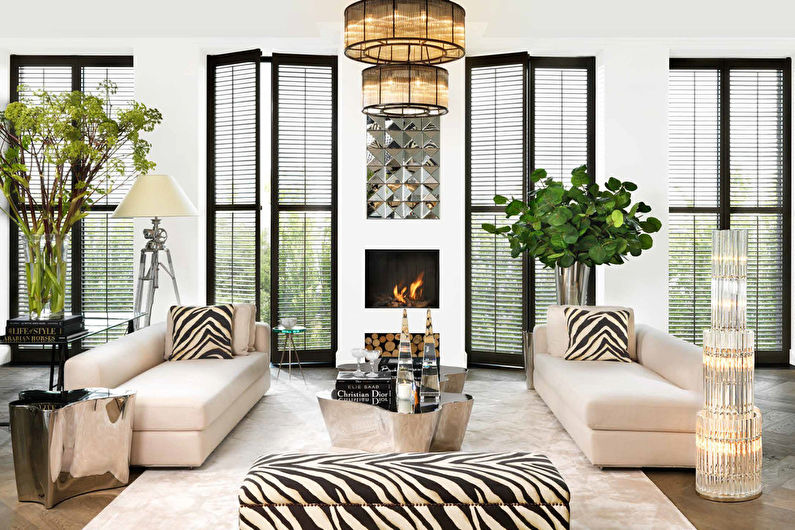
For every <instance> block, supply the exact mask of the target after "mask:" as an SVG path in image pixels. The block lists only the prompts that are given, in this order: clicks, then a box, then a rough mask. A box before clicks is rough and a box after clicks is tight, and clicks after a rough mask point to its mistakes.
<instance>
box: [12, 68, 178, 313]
mask: <svg viewBox="0 0 795 530" xmlns="http://www.w3.org/2000/svg"><path fill="white" fill-rule="evenodd" d="M19 92H20V93H23V92H24V87H20V90H19ZM115 92H116V86H115V85H114V84H113V83H110V82H105V83H102V84H100V86H99V90H98V93H99V94H104V97H103V96H101V95H92V94H86V93H83V92H80V91H75V92H65V93H57V94H55V93H50V92H47V91H45V90H39V91H36V92H34V94H33V97H32V98H25V99H22V100H20V101H19V102H14V103H10V104H9V105H8V106H7V107H6V109H5V110H4V111H2V112H0V188H2V190H3V196H4V197H5V199H6V205H5V207H3V205H2V204H0V208H2V209H3V211H4V212H5V213H6V214H7V215H8V216H9V218H11V220H12V221H13V222H14V223H15V224H16V225H17V226H18V227H19V230H20V231H21V232H22V234H23V235H24V236H25V238H26V240H27V245H28V248H27V250H28V257H29V259H28V261H29V263H28V265H26V280H27V287H28V298H29V307H30V309H31V313H32V314H34V315H38V314H39V313H41V311H42V309H43V308H44V306H45V305H46V304H47V303H49V304H50V307H51V310H52V312H53V314H56V315H57V314H62V313H63V307H64V302H65V296H64V295H65V288H64V286H65V277H66V262H65V257H64V256H63V255H62V254H61V250H62V245H63V241H64V240H65V239H66V238H67V237H68V234H69V231H70V230H71V228H72V227H73V226H74V225H75V223H77V222H78V221H80V219H82V218H84V217H85V216H86V215H88V212H89V210H90V209H91V207H92V205H93V204H94V203H95V202H96V201H98V200H100V199H101V198H102V197H104V196H106V195H108V194H109V193H111V192H112V191H113V190H115V189H117V188H118V187H119V186H121V185H123V184H124V183H125V182H126V181H128V180H129V179H132V178H135V177H136V176H137V175H139V174H141V173H144V172H148V171H150V170H152V169H153V168H154V167H155V164H154V162H152V161H150V160H148V158H147V157H148V155H149V150H150V148H151V145H150V144H149V142H147V141H146V140H145V139H144V138H142V136H141V133H143V132H150V131H152V130H153V129H154V128H155V126H156V125H157V124H159V123H160V122H161V120H162V116H161V114H160V112H159V111H158V110H157V109H155V108H149V107H146V106H145V105H143V104H141V103H138V102H135V101H132V102H130V103H129V104H128V105H127V107H126V108H125V109H119V110H116V112H114V113H111V106H110V104H109V99H110V95H111V94H114V93H115ZM114 110H115V109H114Z"/></svg>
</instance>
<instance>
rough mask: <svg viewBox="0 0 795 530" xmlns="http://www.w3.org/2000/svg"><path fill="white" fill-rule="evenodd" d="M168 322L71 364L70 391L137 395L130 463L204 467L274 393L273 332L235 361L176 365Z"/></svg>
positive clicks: (259, 327)
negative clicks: (168, 352) (169, 357)
mask: <svg viewBox="0 0 795 530" xmlns="http://www.w3.org/2000/svg"><path fill="white" fill-rule="evenodd" d="M165 344H166V324H165V323H160V324H154V325H152V326H149V327H146V328H143V329H140V330H138V331H136V332H134V333H131V334H129V335H125V336H123V337H121V338H119V339H118V340H115V341H112V342H109V343H107V344H103V345H102V346H99V347H97V348H94V349H92V350H89V351H86V352H84V353H81V354H79V355H76V356H75V357H73V358H71V359H69V360H68V361H67V362H66V370H65V385H66V388H67V389H74V388H90V387H106V388H123V389H128V390H135V391H136V392H137V395H136V401H135V419H134V423H133V440H132V453H131V456H130V463H131V464H132V465H137V466H149V467H198V466H200V465H202V463H203V462H204V460H205V459H206V458H207V457H208V456H209V455H210V453H212V452H213V450H214V449H215V448H216V447H217V446H218V444H219V443H221V441H222V440H223V439H224V438H225V437H226V435H227V434H228V433H229V432H230V431H231V430H232V429H233V428H234V426H235V425H237V423H238V422H239V421H240V420H241V419H242V418H243V416H245V415H246V413H247V412H248V411H249V410H250V409H251V407H253V406H254V405H255V404H256V403H257V402H258V401H259V400H260V398H261V397H262V396H263V395H264V394H265V392H267V390H268V388H269V387H270V370H269V365H270V327H269V326H268V325H267V324H263V323H259V322H258V323H256V336H255V341H254V350H255V351H253V352H251V353H249V354H248V355H244V356H235V357H234V359H199V360H186V361H178V362H169V361H166V360H165V359H164V352H165V348H166V346H165Z"/></svg>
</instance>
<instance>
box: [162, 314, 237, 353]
mask: <svg viewBox="0 0 795 530" xmlns="http://www.w3.org/2000/svg"><path fill="white" fill-rule="evenodd" d="M233 317H234V308H233V307H232V305H231V304H226V305H216V306H209V307H191V306H176V305H175V306H172V307H171V309H170V310H169V312H168V320H169V328H170V329H171V330H172V332H171V333H172V335H171V339H172V346H171V355H170V356H169V357H168V360H169V361H186V360H190V359H231V358H232V320H233Z"/></svg>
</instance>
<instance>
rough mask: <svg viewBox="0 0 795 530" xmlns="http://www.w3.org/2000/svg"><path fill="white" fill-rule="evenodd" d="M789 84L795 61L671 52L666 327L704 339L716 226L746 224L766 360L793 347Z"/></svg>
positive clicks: (755, 316) (751, 320) (751, 301)
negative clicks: (684, 56)
mask: <svg viewBox="0 0 795 530" xmlns="http://www.w3.org/2000/svg"><path fill="white" fill-rule="evenodd" d="M790 91H791V88H790V60H789V59H672V60H671V71H670V74H669V164H668V165H669V198H670V201H669V202H670V208H669V210H670V220H669V248H670V251H669V303H668V328H669V331H670V332H671V333H673V334H674V335H677V336H679V337H682V338H684V339H686V340H690V341H692V342H695V343H697V344H700V343H701V338H702V332H703V329H705V328H707V327H709V325H710V298H711V293H710V262H711V257H710V256H711V243H712V230H714V229H728V228H742V229H746V230H748V287H747V289H748V290H747V297H748V304H747V318H748V327H749V328H751V329H753V330H754V331H755V336H756V349H757V362H760V363H786V362H787V358H788V353H789V347H790V306H791V303H790V296H789V292H790V253H789V248H790V222H791V210H790V209H791V199H790V191H789V190H790V160H791V145H790V141H791V131H790V127H791V126H790V119H791V118H790Z"/></svg>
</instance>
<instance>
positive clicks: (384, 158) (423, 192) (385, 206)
mask: <svg viewBox="0 0 795 530" xmlns="http://www.w3.org/2000/svg"><path fill="white" fill-rule="evenodd" d="M439 134H440V131H439V117H438V116H436V117H433V118H382V117H377V116H367V218H368V219H438V218H439Z"/></svg>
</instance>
